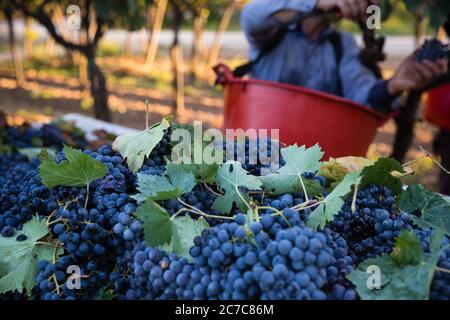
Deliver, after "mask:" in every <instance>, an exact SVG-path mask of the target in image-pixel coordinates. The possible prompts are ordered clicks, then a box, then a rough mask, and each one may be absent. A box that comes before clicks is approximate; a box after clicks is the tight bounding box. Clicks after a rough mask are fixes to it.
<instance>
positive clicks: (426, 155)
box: [402, 146, 450, 174]
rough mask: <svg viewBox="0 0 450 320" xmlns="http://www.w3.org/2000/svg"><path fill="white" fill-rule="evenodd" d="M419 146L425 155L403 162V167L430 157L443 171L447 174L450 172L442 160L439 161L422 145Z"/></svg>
mask: <svg viewBox="0 0 450 320" xmlns="http://www.w3.org/2000/svg"><path fill="white" fill-rule="evenodd" d="M419 148H420V151H422V152H423V153H424V154H425V155H423V156H421V157H419V158H417V159H414V160H411V161H408V162H405V163H404V164H402V166H403V167H407V166H410V165H412V164H414V163H416V162H417V161H420V160H422V159H425V158H429V159H431V160H432V161H433V163H434V164H436V165H437V166H438V167H439V168H440V169H441V170H442V171H444V172H445V173H446V174H450V171H449V170H448V169H446V168H445V167H444V166H443V165H442V164H440V162H439V161H437V160H436V159H435V158H434V157H433V156H432V155H431V154H430V153H429V152H428V151H426V150H425V149H424V148H423V147H422V146H419Z"/></svg>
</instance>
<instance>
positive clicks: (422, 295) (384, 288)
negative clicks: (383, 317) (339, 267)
mask: <svg viewBox="0 0 450 320" xmlns="http://www.w3.org/2000/svg"><path fill="white" fill-rule="evenodd" d="M411 236H414V237H416V236H415V235H413V234H412V235H411ZM443 236H444V234H443V232H442V230H438V231H437V232H436V234H435V235H434V236H433V237H432V239H431V244H430V254H429V255H428V256H426V257H425V255H424V253H423V249H422V247H421V246H420V247H417V246H407V247H406V248H403V247H401V248H398V247H397V249H395V248H394V252H395V251H402V250H411V252H410V253H407V256H413V255H422V256H423V257H425V258H424V259H421V260H420V261H419V262H418V263H416V264H400V265H399V264H398V262H399V260H398V259H396V258H393V257H392V255H393V254H394V253H392V254H384V255H382V256H381V257H378V258H375V259H373V258H372V259H367V260H366V261H364V262H362V263H361V264H359V265H358V267H357V268H356V269H355V270H354V271H352V272H351V273H350V274H349V275H347V279H349V280H350V281H351V282H352V283H353V284H354V285H355V286H356V291H357V292H358V294H359V296H360V297H361V299H363V300H426V299H429V293H430V286H431V281H432V280H433V275H434V269H435V267H436V265H437V263H438V260H439V255H440V253H441V252H442V250H445V249H446V247H444V248H440V245H441V243H442V239H443ZM405 244H406V243H405V242H400V243H396V245H397V246H398V245H401V246H403V245H405ZM447 247H448V246H447ZM419 251H420V252H419ZM408 260H409V259H408ZM409 262H411V260H409ZM415 262H417V260H415ZM369 266H378V267H379V268H380V272H381V273H380V276H381V288H380V289H369V288H368V282H369V281H368V280H369V279H368V278H369V277H371V276H373V275H372V274H371V273H367V268H368V267H369Z"/></svg>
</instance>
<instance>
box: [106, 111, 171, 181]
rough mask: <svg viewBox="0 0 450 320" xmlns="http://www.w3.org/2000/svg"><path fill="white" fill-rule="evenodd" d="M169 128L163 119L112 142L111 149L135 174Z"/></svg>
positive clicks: (167, 122)
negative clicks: (119, 155) (125, 161)
mask: <svg viewBox="0 0 450 320" xmlns="http://www.w3.org/2000/svg"><path fill="white" fill-rule="evenodd" d="M169 127H170V123H169V121H167V120H166V119H163V120H162V121H161V122H160V123H158V124H156V125H154V126H152V127H149V128H148V129H146V130H144V131H141V132H138V133H129V134H126V135H123V136H119V137H117V138H116V140H115V141H114V142H113V149H114V150H117V151H118V152H119V153H120V154H121V155H122V157H123V158H124V159H126V160H127V164H128V167H129V168H130V170H131V171H132V172H134V173H136V172H137V171H138V170H139V169H140V168H141V167H142V164H143V163H144V160H145V157H148V156H149V155H150V153H151V152H152V150H153V149H154V148H155V147H156V145H157V144H158V143H159V142H160V141H161V139H162V138H163V137H164V132H165V130H167V128H169Z"/></svg>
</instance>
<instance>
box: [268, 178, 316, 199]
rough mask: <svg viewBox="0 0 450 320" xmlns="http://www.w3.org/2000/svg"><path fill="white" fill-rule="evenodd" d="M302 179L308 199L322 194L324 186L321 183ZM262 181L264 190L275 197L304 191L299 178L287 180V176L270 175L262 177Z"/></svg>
mask: <svg viewBox="0 0 450 320" xmlns="http://www.w3.org/2000/svg"><path fill="white" fill-rule="evenodd" d="M302 179H303V185H304V186H305V189H306V193H307V194H308V197H314V196H317V195H320V194H321V191H322V186H321V185H320V183H318V182H315V181H312V180H308V179H305V178H302ZM261 181H262V183H263V188H264V190H265V191H266V192H267V193H270V194H273V195H280V194H285V193H293V192H299V191H303V187H302V185H301V183H300V179H297V178H293V179H292V178H291V177H290V178H286V176H282V175H279V174H270V175H267V176H262V177H261Z"/></svg>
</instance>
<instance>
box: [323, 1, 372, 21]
mask: <svg viewBox="0 0 450 320" xmlns="http://www.w3.org/2000/svg"><path fill="white" fill-rule="evenodd" d="M379 3H380V0H318V1H317V8H319V9H322V10H324V11H330V10H336V9H337V10H338V11H339V12H340V13H341V14H342V16H343V17H344V18H348V19H353V20H361V19H363V18H365V17H366V15H367V7H369V6H370V5H372V4H379Z"/></svg>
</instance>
